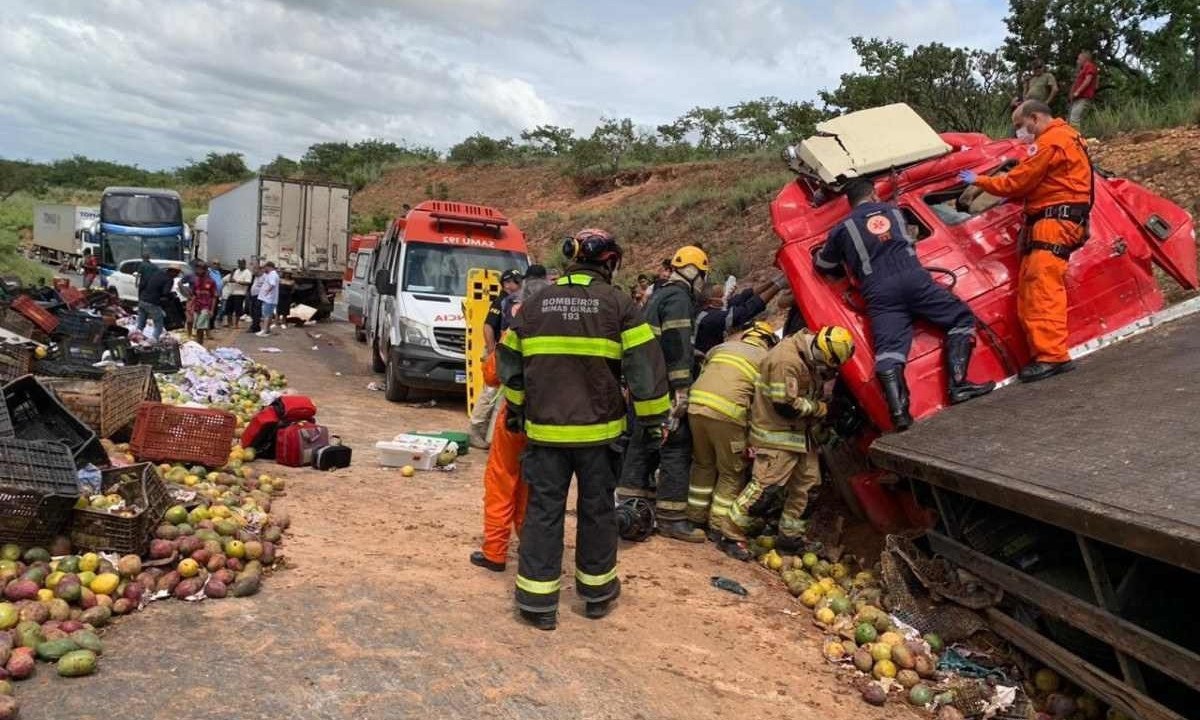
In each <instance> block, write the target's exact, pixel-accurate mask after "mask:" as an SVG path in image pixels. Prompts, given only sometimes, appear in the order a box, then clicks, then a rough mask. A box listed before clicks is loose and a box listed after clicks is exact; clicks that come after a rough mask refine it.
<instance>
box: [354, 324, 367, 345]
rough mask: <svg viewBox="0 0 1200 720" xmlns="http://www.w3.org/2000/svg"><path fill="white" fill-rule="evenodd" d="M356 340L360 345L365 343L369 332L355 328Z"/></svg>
mask: <svg viewBox="0 0 1200 720" xmlns="http://www.w3.org/2000/svg"><path fill="white" fill-rule="evenodd" d="M354 339H355V340H357V341H358V342H360V343H365V342H366V341H367V331H366V330H363V329H362V328H360V327H355V328H354Z"/></svg>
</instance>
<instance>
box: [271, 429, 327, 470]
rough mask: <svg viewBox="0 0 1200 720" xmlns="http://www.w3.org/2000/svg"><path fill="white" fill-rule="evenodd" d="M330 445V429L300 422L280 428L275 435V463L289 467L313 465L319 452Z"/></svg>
mask: <svg viewBox="0 0 1200 720" xmlns="http://www.w3.org/2000/svg"><path fill="white" fill-rule="evenodd" d="M328 444H329V428H327V427H325V426H324V425H314V424H313V423H309V422H298V423H295V424H293V425H288V426H287V427H284V428H280V429H279V432H277V433H276V434H275V462H277V463H279V464H280V465H287V466H288V467H303V466H306V465H312V464H313V455H314V454H315V453H316V451H317V450H319V449H321V448H323V447H325V446H326V445H328Z"/></svg>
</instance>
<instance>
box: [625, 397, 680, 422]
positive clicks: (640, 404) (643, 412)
mask: <svg viewBox="0 0 1200 720" xmlns="http://www.w3.org/2000/svg"><path fill="white" fill-rule="evenodd" d="M670 409H671V398H670V397H669V396H667V395H663V396H661V397H657V398H654V399H653V400H634V401H633V412H634V414H635V415H637V416H638V417H649V416H651V415H662V414H663V413H665V412H667V411H669V410H670Z"/></svg>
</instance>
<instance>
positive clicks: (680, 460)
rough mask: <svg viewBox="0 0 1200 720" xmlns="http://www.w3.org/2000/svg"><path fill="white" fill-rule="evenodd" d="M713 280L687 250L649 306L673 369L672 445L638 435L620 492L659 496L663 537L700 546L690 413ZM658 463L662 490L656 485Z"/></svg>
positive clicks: (697, 253) (699, 257)
mask: <svg viewBox="0 0 1200 720" xmlns="http://www.w3.org/2000/svg"><path fill="white" fill-rule="evenodd" d="M707 275H708V255H705V254H704V251H703V250H701V249H700V248H698V247H695V246H692V245H687V246H684V247H681V248H679V250H677V251H676V252H675V255H674V257H672V258H671V275H670V279H668V280H667V282H666V283H665V284H664V285H663V286H662V287H660V288H658V289H657V290H655V291H654V294H653V295H651V296H650V300H649V302H647V303H646V322H648V323H649V324H650V329H651V330H652V331H653V332H654V335H655V336H656V337H657V338H658V344H659V346H660V347H661V348H662V354H663V359H664V360H665V361H666V364H667V381H668V382H669V383H670V386H671V414H670V418H669V420H668V428H667V429H668V432H667V435H666V441H665V442H664V443H663V444H662V445H661V446H659V445H655V444H651V443H647V442H645V438H644V437H642V436H639V435H634V436H633V438H632V441H631V442H630V444H629V450H628V452H627V453H626V454H625V462H624V466H623V467H622V469H621V483H620V490H619V491H618V495H619V496H620V498H621V499H622V500H624V499H628V498H631V497H644V498H651V497H653V498H654V500H655V502H654V507H655V514H656V517H657V519H658V523H657V530H658V532H659V534H660V535H665V536H666V537H670V538H674V539H676V540H683V541H686V542H696V543H702V542H704V540H705V535H704V531H703V530H701V529H700V528H698V527H696V526H694V525H692V523H691V522H689V521H688V519H687V507H688V504H687V496H688V471H689V468H690V466H691V454H692V436H691V432H690V431H689V428H688V422H687V409H688V388H690V387H691V385H692V366H693V362H694V357H693V354H692V331H693V328H694V325H693V319H694V318H695V316H696V313H695V304H696V301H697V300H698V299H699V298H700V297H701V295H702V294H703V292H704V290H705V278H706V277H707ZM656 459H657V465H658V487H657V490H656V489H654V488H653V487H652V484H651V476H652V474H653V472H654V466H655V460H656Z"/></svg>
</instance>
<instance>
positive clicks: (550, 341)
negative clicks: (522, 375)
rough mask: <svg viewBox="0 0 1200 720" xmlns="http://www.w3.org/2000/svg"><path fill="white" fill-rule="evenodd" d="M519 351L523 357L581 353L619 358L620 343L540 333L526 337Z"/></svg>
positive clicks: (586, 355) (587, 355)
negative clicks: (537, 335)
mask: <svg viewBox="0 0 1200 720" xmlns="http://www.w3.org/2000/svg"><path fill="white" fill-rule="evenodd" d="M510 334H511V333H510ZM521 351H522V352H523V353H524V355H525V357H533V356H535V355H583V356H585V357H602V358H608V359H610V360H620V359H621V343H619V342H617V341H616V340H609V339H607V338H590V337H575V336H570V335H541V336H539V337H531V338H526V339H525V340H524V342H523V344H522V347H521Z"/></svg>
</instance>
